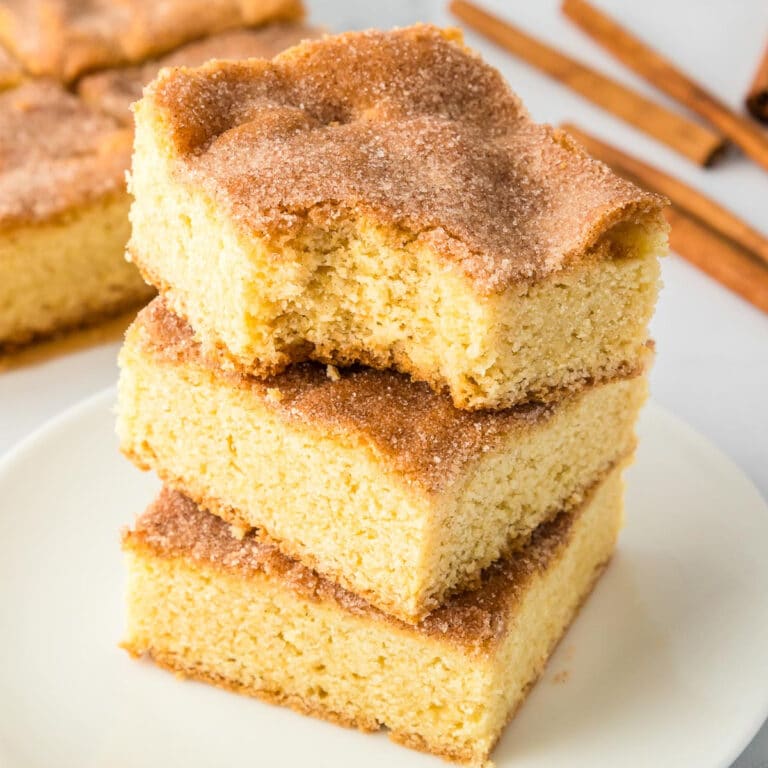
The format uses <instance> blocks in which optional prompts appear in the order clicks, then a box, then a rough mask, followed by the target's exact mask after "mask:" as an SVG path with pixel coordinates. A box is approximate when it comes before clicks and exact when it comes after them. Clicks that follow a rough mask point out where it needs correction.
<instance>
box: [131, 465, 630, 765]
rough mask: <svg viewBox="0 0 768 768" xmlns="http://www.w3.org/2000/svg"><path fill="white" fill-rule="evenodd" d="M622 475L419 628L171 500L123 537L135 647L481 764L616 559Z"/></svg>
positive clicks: (249, 690)
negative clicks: (601, 577)
mask: <svg viewBox="0 0 768 768" xmlns="http://www.w3.org/2000/svg"><path fill="white" fill-rule="evenodd" d="M621 490H622V483H621V479H620V476H619V471H618V470H615V471H614V472H612V473H611V474H610V475H609V476H608V477H607V478H606V479H605V481H604V482H603V483H602V484H600V485H599V486H598V487H597V488H596V489H595V490H594V491H593V492H592V493H591V494H590V495H589V496H588V497H587V499H585V501H584V503H583V504H582V505H581V506H580V507H579V508H578V509H577V510H575V511H574V512H572V513H570V514H568V513H562V514H561V515H559V516H558V517H557V518H556V519H555V520H554V521H553V522H551V523H548V524H546V525H544V526H542V527H541V528H540V529H539V530H537V531H536V533H535V535H534V537H533V539H532V541H531V542H530V544H529V545H528V546H527V547H526V549H525V550H524V551H523V552H522V553H520V555H519V556H517V557H515V558H514V559H511V560H509V561H506V562H502V563H499V564H497V565H494V566H493V567H492V568H491V569H489V571H488V572H487V573H486V574H485V575H484V577H483V580H482V583H481V584H480V585H479V587H478V588H477V589H476V590H474V591H472V592H469V593H464V594H462V595H458V596H456V597H454V598H452V599H451V600H449V601H448V603H447V604H446V605H445V606H443V607H442V608H440V609H438V610H437V611H435V612H434V613H433V614H432V615H430V616H429V617H428V618H427V619H425V620H424V621H423V622H422V623H421V624H419V625H418V626H416V627H413V626H409V625H406V624H403V623H401V622H398V621H397V620H396V619H393V618H391V617H389V616H386V615H385V614H382V613H380V612H379V611H376V610H375V609H373V608H371V607H370V606H369V605H367V604H366V603H365V602H363V601H362V600H360V599H359V598H358V597H356V596H354V595H352V594H350V593H348V592H345V591H344V590H342V589H340V588H339V587H337V586H336V585H334V584H333V583H331V582H328V581H326V580H324V579H322V578H320V577H318V576H317V575H316V574H315V573H313V572H312V571H310V570H307V569H305V568H303V567H302V566H300V565H298V564H297V563H295V562H294V561H291V560H288V559H286V558H285V557H283V556H282V555H280V554H279V553H278V551H277V550H276V549H274V548H273V547H269V546H265V545H263V544H260V543H258V541H257V540H256V539H254V538H253V537H252V536H246V537H245V538H244V539H242V540H238V539H236V538H234V537H232V536H231V535H230V532H229V529H228V526H227V525H226V524H225V523H223V522H222V521H221V520H220V519H219V518H217V517H215V516H213V515H210V514H208V513H206V512H203V511H200V510H199V509H198V508H197V506H196V505H195V504H194V503H192V502H191V501H189V500H187V499H185V498H184V497H183V496H181V495H178V494H175V493H173V492H171V491H167V490H166V491H163V492H162V493H161V495H160V497H159V498H158V500H157V501H156V502H155V503H154V504H153V505H152V506H151V507H150V508H149V509H148V510H147V512H146V513H145V514H144V515H143V516H142V517H140V518H139V519H138V520H137V522H136V525H135V528H134V530H133V531H131V532H129V533H127V534H125V536H124V539H123V547H124V550H125V552H126V555H127V566H128V630H127V635H126V638H125V642H124V647H125V648H127V649H128V650H129V651H130V652H131V653H132V654H134V655H137V656H138V655H140V654H148V655H149V656H150V657H152V658H153V659H154V660H155V661H156V662H157V663H158V664H160V665H161V666H163V667H167V668H168V669H170V670H172V671H174V672H176V673H177V674H180V675H183V676H188V677H191V678H194V679H198V680H204V681H206V682H209V683H213V684H215V685H220V686H222V687H225V688H229V689H232V690H235V691H238V692H240V693H245V694H249V695H252V696H257V697H259V698H261V699H265V700H267V701H270V702H275V703H279V704H283V705H286V706H290V707H293V708H294V709H296V710H298V711H300V712H304V713H307V714H311V715H315V716H318V717H324V718H327V719H329V720H333V721H336V722H340V723H342V724H345V725H351V726H355V727H357V728H360V729H362V730H366V731H373V730H377V729H378V728H380V727H382V726H384V727H386V728H388V729H389V731H390V736H391V738H392V739H394V740H395V741H398V742H400V743H402V744H404V745H406V746H409V747H413V748H415V749H420V750H424V751H427V752H433V753H435V754H438V755H441V756H443V757H446V758H449V759H452V760H455V761H457V762H462V763H471V764H473V765H479V764H482V762H483V761H484V760H485V759H487V757H488V755H489V753H490V751H491V750H492V748H493V746H494V744H495V743H496V741H497V740H498V738H499V735H500V734H501V732H502V730H503V728H504V726H505V724H506V723H507V722H508V721H509V719H510V718H511V717H512V716H513V715H514V713H515V711H516V709H517V708H518V706H519V705H520V703H521V702H522V701H523V699H524V698H525V696H526V694H527V692H528V690H529V688H530V686H531V685H532V684H533V683H534V682H535V681H536V679H537V677H538V676H539V675H540V674H541V671H542V669H543V667H544V665H545V664H546V661H547V658H548V656H549V655H550V653H551V651H552V649H553V648H554V646H555V644H556V643H557V641H558V640H559V639H560V637H561V635H562V634H563V632H564V631H565V629H566V628H567V626H568V624H569V623H570V622H571V620H572V619H573V617H574V615H575V614H576V612H577V610H578V608H579V606H580V605H581V603H582V601H583V600H584V599H585V597H586V596H587V595H588V594H589V592H590V590H591V588H592V586H593V584H594V583H595V581H596V579H597V578H598V576H599V574H600V572H601V570H602V568H603V566H604V565H605V563H606V562H607V561H608V559H609V558H610V556H611V553H612V551H613V547H614V543H615V539H616V535H617V532H618V529H619V527H620V523H621V508H622V501H621Z"/></svg>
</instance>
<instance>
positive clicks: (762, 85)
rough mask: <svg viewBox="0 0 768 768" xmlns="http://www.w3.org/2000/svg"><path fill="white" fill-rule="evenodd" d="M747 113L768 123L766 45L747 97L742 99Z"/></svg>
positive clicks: (767, 61)
mask: <svg viewBox="0 0 768 768" xmlns="http://www.w3.org/2000/svg"><path fill="white" fill-rule="evenodd" d="M744 103H745V104H746V105H747V109H748V110H749V114H750V115H752V117H754V118H755V119H756V120H760V122H762V123H768V45H766V46H765V51H764V52H763V58H762V59H760V65H759V66H758V68H757V72H755V79H754V80H753V81H752V85H751V86H750V89H749V93H748V94H747V98H746V99H745V100H744Z"/></svg>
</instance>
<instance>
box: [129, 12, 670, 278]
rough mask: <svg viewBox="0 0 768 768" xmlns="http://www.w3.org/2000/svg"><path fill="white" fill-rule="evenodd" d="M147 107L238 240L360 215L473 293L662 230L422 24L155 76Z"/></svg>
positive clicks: (183, 174)
mask: <svg viewBox="0 0 768 768" xmlns="http://www.w3.org/2000/svg"><path fill="white" fill-rule="evenodd" d="M143 105H144V107H145V108H146V111H145V110H144V108H143V109H142V119H150V117H151V119H154V120H155V121H156V122H155V126H154V127H155V130H158V131H161V132H162V133H163V137H162V138H163V139H164V140H166V139H167V140H168V144H169V145H170V147H171V149H170V151H171V153H172V161H171V162H172V167H173V168H174V170H175V171H178V177H179V178H181V179H183V180H185V181H186V183H188V184H190V185H193V186H200V187H202V188H203V190H204V191H205V192H206V194H207V195H209V196H210V197H211V198H212V199H213V200H214V201H216V203H217V204H218V205H220V206H221V207H222V208H223V209H224V210H225V211H227V212H228V214H229V215H230V216H231V217H232V218H233V219H234V221H236V222H237V224H238V225H239V226H242V227H243V228H245V230H246V231H247V232H248V233H249V234H255V235H256V236H260V237H268V238H271V239H274V240H276V241H277V242H278V243H279V242H280V241H282V240H284V239H287V238H290V237H291V236H292V235H294V234H296V233H297V232H299V231H303V232H306V231H307V229H308V228H309V229H310V230H311V229H312V228H314V229H318V230H323V229H328V228H331V227H333V222H334V219H335V218H336V217H338V216H348V217H349V216H351V217H353V218H354V217H355V216H365V217H367V218H369V219H371V220H373V221H376V222H379V223H380V224H382V225H383V226H389V227H397V228H399V229H400V230H403V231H404V232H405V233H406V235H407V236H408V237H410V238H413V239H417V240H418V241H420V242H423V243H424V245H425V246H427V247H430V248H432V249H433V250H434V251H435V252H437V253H438V254H440V255H441V257H443V258H445V259H446V260H447V261H448V262H450V263H451V264H454V265H456V266H457V267H458V268H459V269H460V270H462V271H463V273H464V274H465V275H466V276H467V278H468V279H470V280H472V281H473V282H474V284H475V285H476V287H477V290H478V291H480V292H483V293H491V292H499V291H503V290H504V289H505V288H507V287H509V285H510V284H512V283H514V282H517V281H521V280H535V279H541V278H543V277H545V276H546V275H548V274H551V273H552V272H555V271H557V270H559V269H561V268H563V267H564V266H565V265H567V264H569V263H572V262H574V261H575V260H578V259H579V258H580V257H582V256H583V254H584V252H585V250H586V249H588V248H589V247H590V246H591V245H593V244H594V243H595V242H596V241H597V240H598V239H599V238H600V236H601V235H603V234H604V233H605V232H606V231H607V230H608V229H609V228H610V227H612V226H613V225H615V224H617V223H618V222H620V221H624V220H627V219H636V218H638V217H642V218H644V219H645V220H647V221H649V222H651V221H652V222H653V223H656V222H659V221H660V220H661V219H660V216H661V206H662V200H661V199H660V198H659V197H657V196H655V195H651V194H648V193H645V192H642V191H641V190H640V189H638V188H637V187H635V186H634V185H632V184H630V183H628V182H626V181H624V180H623V179H620V178H619V177H618V176H616V175H615V174H613V173H612V172H611V171H610V170H609V169H608V168H607V166H605V165H603V164H602V163H599V162H597V161H594V160H592V159H591V158H590V157H589V156H588V155H587V154H586V153H585V152H584V151H583V150H581V149H580V148H579V147H578V145H576V144H575V143H574V142H572V141H570V140H569V139H568V138H567V137H566V136H565V135H564V134H562V133H558V132H556V131H553V130H552V129H551V128H549V127H547V126H541V125H537V124H535V123H533V122H532V121H531V119H530V118H529V116H528V114H527V113H526V111H525V110H524V108H523V106H522V105H521V103H520V101H519V99H518V98H517V97H516V96H515V95H514V94H513V93H512V91H511V90H510V89H509V87H508V86H507V84H506V83H505V82H504V80H503V78H502V77H501V75H500V74H499V72H497V71H496V70H495V69H493V68H492V67H490V66H488V65H486V64H485V63H483V62H482V61H481V59H480V58H479V57H478V56H476V55H474V54H473V53H471V52H470V51H469V50H468V49H467V48H465V47H464V46H463V45H462V44H461V42H460V39H459V35H458V33H456V32H444V31H441V30H439V29H436V28H434V27H430V26H425V25H419V26H415V27H410V28H407V29H399V30H393V31H391V32H379V31H368V32H355V33H347V34H344V35H339V36H335V37H328V38H325V39H323V40H321V41H316V42H307V43H303V44H301V45H299V46H297V47H295V48H292V49H289V50H288V51H286V52H285V53H283V54H280V55H279V56H277V57H276V58H275V59H273V60H272V61H271V62H267V61H249V62H238V63H233V62H212V63H209V64H207V65H205V66H203V67H200V68H199V69H194V70H191V69H184V68H181V69H175V70H170V71H164V72H162V73H161V74H160V77H159V78H158V79H157V80H156V81H155V82H154V83H153V84H152V85H150V86H149V88H148V89H147V92H146V95H145V99H144V101H143ZM148 116H149V117H148ZM274 258H275V259H280V258H284V257H283V256H281V255H280V253H279V248H276V249H275V255H274Z"/></svg>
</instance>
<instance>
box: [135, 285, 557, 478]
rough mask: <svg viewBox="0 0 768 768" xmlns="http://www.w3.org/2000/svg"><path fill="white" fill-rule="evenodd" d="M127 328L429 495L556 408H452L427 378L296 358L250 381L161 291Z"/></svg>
mask: <svg viewBox="0 0 768 768" xmlns="http://www.w3.org/2000/svg"><path fill="white" fill-rule="evenodd" d="M129 333H131V334H133V335H134V336H135V338H136V339H137V341H138V343H139V344H140V345H141V346H142V348H143V349H144V350H145V351H146V352H147V353H148V354H150V355H152V356H153V358H154V359H156V360H157V361H158V362H160V363H162V364H169V365H189V366H197V367H201V368H205V369H207V370H209V371H211V372H212V373H213V374H214V375H215V376H217V377H220V378H222V379H223V380H224V381H226V382H227V383H228V384H229V385H233V386H238V387H244V388H247V389H248V390H249V392H251V393H252V394H253V395H254V396H255V397H257V398H259V399H260V401H261V402H262V403H263V404H264V407H266V408H269V409H271V410H272V411H274V413H275V414H277V415H278V416H279V417H280V418H282V419H285V420H286V421H290V422H291V423H293V424H295V425H297V426H302V425H306V426H307V427H308V428H309V429H311V430H312V431H316V430H317V429H318V428H320V427H322V429H323V430H324V431H326V432H330V433H335V434H350V433H352V434H353V435H355V436H357V437H358V438H359V439H363V440H365V441H367V442H368V443H369V444H370V445H371V446H372V448H373V449H374V450H375V452H376V453H377V454H379V455H385V456H386V457H387V459H388V460H389V461H390V463H391V464H392V466H393V467H394V469H395V470H396V471H398V472H400V473H402V474H403V475H404V476H406V477H408V478H410V479H412V480H413V481H414V482H418V483H420V484H421V485H422V486H423V487H424V488H425V489H426V490H427V491H432V492H435V493H437V492H439V491H440V490H441V489H442V488H444V487H446V486H447V485H448V484H450V482H452V481H453V480H454V479H455V478H456V477H457V476H458V475H460V474H461V472H462V471H463V470H464V468H465V467H466V466H467V464H468V463H469V462H471V461H473V460H475V459H477V458H478V457H479V456H482V455H483V454H485V453H487V452H488V451H490V450H492V449H493V448H495V447H496V446H497V445H498V444H499V442H500V441H501V440H502V439H504V438H505V437H507V436H509V434H510V432H512V431H514V430H524V429H527V428H530V427H531V426H533V425H536V424H538V423H541V421H542V420H544V419H547V418H549V417H550V416H551V414H552V413H553V411H554V408H555V406H554V405H542V404H527V405H521V406H517V407H515V408H510V409H506V410H499V411H466V410H459V409H457V408H455V407H454V406H453V403H452V402H451V399H450V397H448V395H445V394H436V393H434V392H433V391H432V390H431V389H430V388H429V386H428V385H427V384H424V383H421V382H414V381H412V380H411V379H410V378H409V377H407V376H404V375H403V374H400V373H397V372H396V371H379V370H373V369H369V368H348V369H342V370H339V372H338V377H336V376H334V377H333V378H330V377H329V376H328V375H327V369H326V367H325V366H324V365H320V364H317V363H301V364H297V365H293V366H291V367H289V368H288V369H287V370H286V371H284V372H283V373H281V374H278V375H277V376H273V377H271V378H268V379H264V380H261V379H257V378H254V377H252V376H248V375H245V374H241V373H239V372H237V371H234V370H231V369H223V368H222V367H221V366H220V361H219V360H217V359H214V358H212V357H211V356H210V355H208V354H207V353H206V352H204V351H203V349H202V348H201V346H200V344H199V343H198V342H197V341H196V340H195V339H194V336H193V332H192V329H191V327H190V326H189V325H188V324H187V323H185V322H184V321H183V320H181V319H180V318H179V317H178V316H176V315H174V314H172V313H171V312H170V311H169V310H168V309H167V308H166V305H165V303H164V301H163V299H162V298H160V297H158V298H157V299H155V300H154V301H153V302H152V303H151V304H150V305H149V306H147V307H146V308H145V309H143V310H142V311H141V312H140V313H139V315H138V316H137V318H136V321H135V323H134V325H133V326H132V327H131V330H130V331H129ZM560 402H561V403H562V399H561V401H560Z"/></svg>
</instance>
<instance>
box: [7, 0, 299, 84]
mask: <svg viewBox="0 0 768 768" xmlns="http://www.w3.org/2000/svg"><path fill="white" fill-rule="evenodd" d="M302 15H303V8H302V4H301V2H300V0H215V2H212V0H162V2H159V1H158V0H120V1H119V2H114V1H112V2H110V1H109V0H106V1H105V0H95V1H94V0H87V1H86V2H83V0H4V2H3V3H2V4H0V43H2V44H4V45H5V46H6V47H7V48H8V50H9V51H11V52H13V53H14V54H15V56H16V57H17V58H18V59H19V60H20V61H22V62H23V63H24V65H25V68H26V69H27V70H28V71H29V72H30V73H32V74H34V75H43V76H50V77H54V78H56V79H59V80H63V81H71V80H74V79H75V78H76V77H78V75H81V74H82V73H83V72H88V71H90V70H93V69H99V68H104V67H113V66H116V65H119V64H124V63H130V62H137V61H142V60H143V59H147V58H149V57H151V56H156V55H158V54H160V53H163V52H165V51H168V50H170V49H172V48H175V47H177V46H179V45H181V44H182V43H185V42H187V41H188V40H194V39H195V38H199V37H202V36H204V35H210V34H212V33H215V32H220V31H223V30H226V29H231V28H234V27H243V26H253V25H256V24H263V23H265V22H267V21H270V20H275V21H280V20H282V21H293V20H296V19H299V18H301V16H302Z"/></svg>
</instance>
